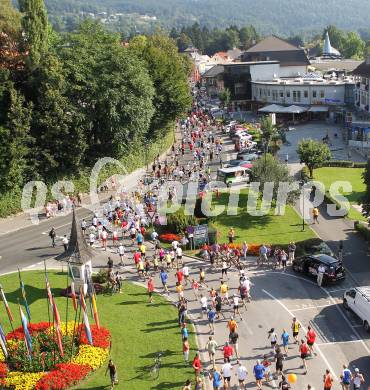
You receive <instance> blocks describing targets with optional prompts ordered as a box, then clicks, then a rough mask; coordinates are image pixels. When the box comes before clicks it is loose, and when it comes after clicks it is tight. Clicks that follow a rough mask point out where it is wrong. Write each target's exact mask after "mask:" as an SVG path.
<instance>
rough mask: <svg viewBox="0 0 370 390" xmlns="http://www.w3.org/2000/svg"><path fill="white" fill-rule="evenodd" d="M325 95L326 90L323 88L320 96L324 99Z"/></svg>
mask: <svg viewBox="0 0 370 390" xmlns="http://www.w3.org/2000/svg"><path fill="white" fill-rule="evenodd" d="M324 97H325V91H324V90H323V89H322V90H321V91H320V98H321V99H324Z"/></svg>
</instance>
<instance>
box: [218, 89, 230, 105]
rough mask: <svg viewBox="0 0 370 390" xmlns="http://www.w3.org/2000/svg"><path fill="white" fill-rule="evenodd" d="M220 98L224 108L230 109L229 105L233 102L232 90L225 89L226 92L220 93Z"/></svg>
mask: <svg viewBox="0 0 370 390" xmlns="http://www.w3.org/2000/svg"><path fill="white" fill-rule="evenodd" d="M218 97H219V99H220V100H221V103H222V107H223V108H225V107H228V105H229V104H230V100H231V93H230V90H229V89H228V88H225V89H224V90H222V91H221V92H220V93H219V95H218Z"/></svg>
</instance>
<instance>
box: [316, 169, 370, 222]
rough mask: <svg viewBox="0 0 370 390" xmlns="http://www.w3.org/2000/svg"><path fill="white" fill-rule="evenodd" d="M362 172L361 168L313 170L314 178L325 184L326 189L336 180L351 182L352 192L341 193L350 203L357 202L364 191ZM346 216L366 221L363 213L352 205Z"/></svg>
mask: <svg viewBox="0 0 370 390" xmlns="http://www.w3.org/2000/svg"><path fill="white" fill-rule="evenodd" d="M363 172H364V169H363V168H339V167H324V168H318V169H315V170H314V179H315V180H318V181H321V182H322V183H323V184H324V185H325V190H326V191H328V190H329V188H330V186H331V184H332V183H334V182H336V181H349V182H350V183H351V184H352V192H350V193H348V192H343V195H345V196H346V197H347V199H348V201H349V202H350V203H351V204H359V203H360V202H361V197H362V196H363V195H364V194H365V191H366V186H365V184H364V182H363V179H362V173H363ZM348 218H350V219H358V220H362V221H366V219H365V218H364V217H363V215H362V214H361V213H360V212H359V211H357V210H356V209H354V208H353V207H351V208H350V210H349V213H348Z"/></svg>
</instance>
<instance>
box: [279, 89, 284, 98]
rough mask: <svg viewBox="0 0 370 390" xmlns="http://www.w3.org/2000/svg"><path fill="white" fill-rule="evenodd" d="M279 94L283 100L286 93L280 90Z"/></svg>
mask: <svg viewBox="0 0 370 390" xmlns="http://www.w3.org/2000/svg"><path fill="white" fill-rule="evenodd" d="M279 94H280V97H281V98H283V97H284V91H282V90H280V92H279Z"/></svg>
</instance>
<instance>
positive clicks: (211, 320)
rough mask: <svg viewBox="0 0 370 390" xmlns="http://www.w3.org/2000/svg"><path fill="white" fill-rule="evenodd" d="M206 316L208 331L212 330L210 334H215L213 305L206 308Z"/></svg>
mask: <svg viewBox="0 0 370 390" xmlns="http://www.w3.org/2000/svg"><path fill="white" fill-rule="evenodd" d="M207 318H208V324H209V329H210V332H212V334H215V318H216V311H215V310H214V309H213V307H210V308H208V311H207Z"/></svg>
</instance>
